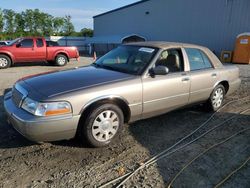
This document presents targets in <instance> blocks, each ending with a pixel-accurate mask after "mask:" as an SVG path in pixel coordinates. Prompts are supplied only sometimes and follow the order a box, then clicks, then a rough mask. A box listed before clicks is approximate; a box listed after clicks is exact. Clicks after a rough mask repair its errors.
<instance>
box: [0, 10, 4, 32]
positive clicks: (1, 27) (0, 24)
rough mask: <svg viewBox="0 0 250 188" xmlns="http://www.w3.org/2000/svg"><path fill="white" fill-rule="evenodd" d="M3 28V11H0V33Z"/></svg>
mask: <svg viewBox="0 0 250 188" xmlns="http://www.w3.org/2000/svg"><path fill="white" fill-rule="evenodd" d="M3 28H4V16H3V11H2V9H0V32H1V33H2V32H3Z"/></svg>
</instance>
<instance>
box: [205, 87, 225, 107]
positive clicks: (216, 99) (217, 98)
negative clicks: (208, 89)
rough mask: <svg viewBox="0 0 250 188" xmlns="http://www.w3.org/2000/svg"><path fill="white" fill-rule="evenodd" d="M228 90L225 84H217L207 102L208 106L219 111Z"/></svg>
mask: <svg viewBox="0 0 250 188" xmlns="http://www.w3.org/2000/svg"><path fill="white" fill-rule="evenodd" d="M225 94H226V91H225V88H224V86H223V85H221V84H219V85H217V86H216V87H215V88H214V90H213V92H212V93H211V95H210V98H209V99H208V101H207V103H206V107H207V109H208V110H210V111H217V110H218V109H219V108H220V107H221V106H222V104H223V100H224V97H225Z"/></svg>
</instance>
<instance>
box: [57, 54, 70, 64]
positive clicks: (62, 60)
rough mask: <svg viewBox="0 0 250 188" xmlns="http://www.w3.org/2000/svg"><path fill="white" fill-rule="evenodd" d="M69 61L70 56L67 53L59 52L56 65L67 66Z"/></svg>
mask: <svg viewBox="0 0 250 188" xmlns="http://www.w3.org/2000/svg"><path fill="white" fill-rule="evenodd" d="M67 63H68V58H67V57H66V56H65V55H62V54H59V55H57V56H56V65H57V66H65V65H66V64H67Z"/></svg>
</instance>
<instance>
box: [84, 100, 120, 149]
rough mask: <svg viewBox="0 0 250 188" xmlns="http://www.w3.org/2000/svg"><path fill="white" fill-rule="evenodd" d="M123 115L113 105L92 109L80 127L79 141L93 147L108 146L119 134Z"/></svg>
mask: <svg viewBox="0 0 250 188" xmlns="http://www.w3.org/2000/svg"><path fill="white" fill-rule="evenodd" d="M123 120H124V117H123V113H122V111H121V109H120V108H119V107H118V106H116V105H114V104H103V105H100V106H98V107H97V108H95V109H93V110H92V111H91V112H90V114H89V115H88V117H87V118H86V120H85V122H83V124H82V125H81V126H83V127H82V129H81V134H80V135H81V137H82V138H81V139H83V140H86V141H87V142H88V143H89V144H90V145H91V146H93V147H103V146H106V145H108V144H109V143H110V142H111V141H112V140H114V138H115V137H116V136H117V135H118V134H119V132H120V130H121V128H122V125H123V122H124V121H123Z"/></svg>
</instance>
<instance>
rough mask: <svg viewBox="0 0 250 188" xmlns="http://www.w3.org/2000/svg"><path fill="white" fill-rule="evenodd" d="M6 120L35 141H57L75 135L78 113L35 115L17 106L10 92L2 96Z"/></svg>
mask: <svg viewBox="0 0 250 188" xmlns="http://www.w3.org/2000/svg"><path fill="white" fill-rule="evenodd" d="M4 109H5V112H6V114H7V118H8V121H9V122H10V123H11V124H12V125H13V127H14V128H15V129H16V130H17V131H18V132H19V133H20V134H22V135H23V136H24V137H26V138H27V139H29V140H32V141H35V142H42V141H57V140H65V139H67V140H68V139H71V138H73V137H75V135H76V130H77V126H78V122H79V119H80V115H78V116H72V115H67V116H60V117H59V116H57V117H36V116H34V115H32V114H30V113H28V112H26V111H25V110H23V109H21V108H19V107H17V106H16V105H15V104H14V103H13V101H12V99H11V95H10V93H7V94H6V95H5V96H4Z"/></svg>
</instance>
